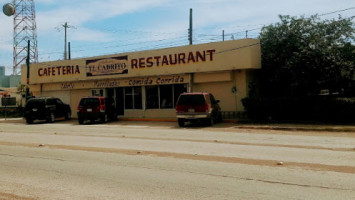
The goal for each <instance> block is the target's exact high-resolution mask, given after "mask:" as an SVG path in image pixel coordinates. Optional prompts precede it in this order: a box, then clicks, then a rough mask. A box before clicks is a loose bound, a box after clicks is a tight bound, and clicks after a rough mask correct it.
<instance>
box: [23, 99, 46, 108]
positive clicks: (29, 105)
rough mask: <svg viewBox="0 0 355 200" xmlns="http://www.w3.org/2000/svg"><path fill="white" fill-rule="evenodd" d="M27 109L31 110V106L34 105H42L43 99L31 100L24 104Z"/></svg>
mask: <svg viewBox="0 0 355 200" xmlns="http://www.w3.org/2000/svg"><path fill="white" fill-rule="evenodd" d="M26 105H27V106H26V107H28V108H32V107H33V106H36V105H44V100H43V99H31V100H29V101H28V102H27V104H26Z"/></svg>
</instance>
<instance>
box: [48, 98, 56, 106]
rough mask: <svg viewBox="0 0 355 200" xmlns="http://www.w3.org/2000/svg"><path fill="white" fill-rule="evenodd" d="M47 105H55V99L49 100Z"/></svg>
mask: <svg viewBox="0 0 355 200" xmlns="http://www.w3.org/2000/svg"><path fill="white" fill-rule="evenodd" d="M47 105H55V99H47Z"/></svg>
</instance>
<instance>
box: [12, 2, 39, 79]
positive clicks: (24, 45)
mask: <svg viewBox="0 0 355 200" xmlns="http://www.w3.org/2000/svg"><path fill="white" fill-rule="evenodd" d="M12 4H13V5H14V7H15V13H14V15H13V17H14V38H13V40H14V44H13V48H14V58H13V59H14V60H13V63H14V67H13V74H14V75H18V74H20V72H21V65H23V64H26V58H27V54H28V41H30V49H29V57H30V58H29V61H30V63H37V62H38V50H37V26H36V13H35V3H34V1H33V0H12Z"/></svg>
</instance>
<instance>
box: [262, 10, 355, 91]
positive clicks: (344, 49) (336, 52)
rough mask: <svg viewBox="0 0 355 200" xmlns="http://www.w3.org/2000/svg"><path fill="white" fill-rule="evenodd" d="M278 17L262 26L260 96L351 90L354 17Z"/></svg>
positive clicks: (354, 49) (353, 62) (353, 59)
mask: <svg viewBox="0 0 355 200" xmlns="http://www.w3.org/2000/svg"><path fill="white" fill-rule="evenodd" d="M279 17H280V20H281V22H279V23H276V24H272V25H269V26H266V27H264V28H263V29H262V31H261V34H260V41H261V49H262V71H261V74H262V77H261V88H260V91H261V94H262V96H269V97H272V96H308V95H315V94H319V92H320V90H322V89H328V90H329V91H331V93H334V92H337V93H344V91H349V90H350V91H351V88H350V87H351V82H352V78H353V75H354V71H355V47H354V45H352V44H351V43H352V42H354V39H355V29H354V23H353V22H352V19H353V18H342V17H339V18H338V19H333V20H323V21H322V20H320V19H319V17H318V16H312V17H310V18H305V17H300V18H296V17H290V16H279ZM352 95H353V96H355V94H352Z"/></svg>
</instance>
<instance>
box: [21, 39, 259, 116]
mask: <svg viewBox="0 0 355 200" xmlns="http://www.w3.org/2000/svg"><path fill="white" fill-rule="evenodd" d="M260 68H261V53H260V42H259V40H257V39H242V40H232V41H225V42H216V43H208V44H199V45H189V46H181V47H173V48H166V49H158V50H149V51H140V52H131V53H121V54H115V55H106V56H100V57H90V58H81V59H74V60H60V61H53V62H43V63H36V64H31V65H30V70H29V84H28V86H29V88H30V91H31V92H32V94H33V95H34V96H36V97H40V96H53V97H59V98H61V99H62V100H63V101H64V102H65V103H68V104H70V105H71V108H72V115H73V117H74V118H75V117H77V115H76V109H77V106H78V104H79V101H80V99H81V98H82V97H84V96H97V95H99V96H106V97H108V98H112V99H114V101H115V106H116V110H117V113H118V116H119V118H128V119H175V104H176V101H177V98H178V97H179V95H180V94H181V93H183V92H210V93H212V94H213V95H214V96H215V98H216V99H218V100H220V106H221V109H222V111H223V112H232V113H238V112H243V111H244V108H243V105H242V103H241V99H243V98H245V97H247V95H248V91H249V84H251V83H252V82H253V81H254V79H255V72H256V70H258V69H260ZM21 74H22V77H21V80H22V84H27V83H26V82H27V67H26V66H25V65H24V66H22V71H21Z"/></svg>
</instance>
